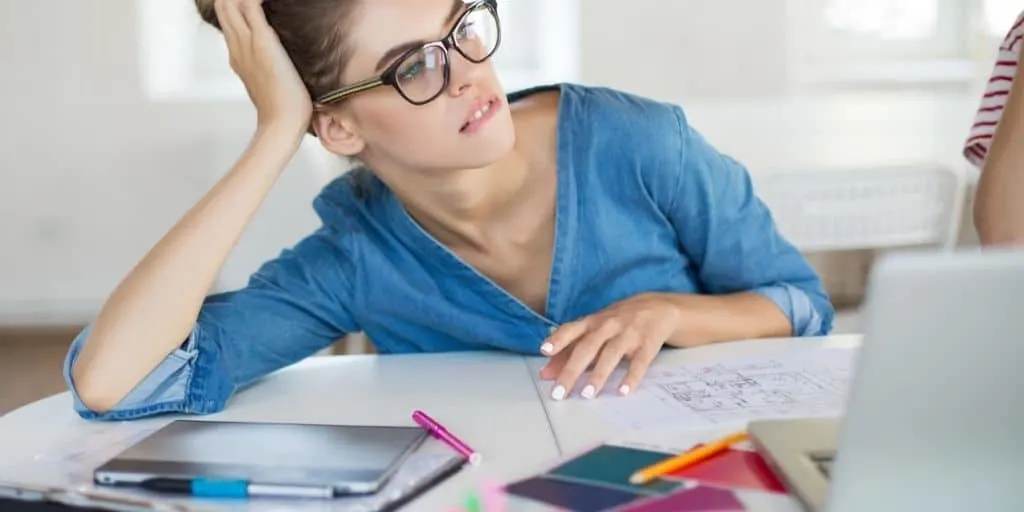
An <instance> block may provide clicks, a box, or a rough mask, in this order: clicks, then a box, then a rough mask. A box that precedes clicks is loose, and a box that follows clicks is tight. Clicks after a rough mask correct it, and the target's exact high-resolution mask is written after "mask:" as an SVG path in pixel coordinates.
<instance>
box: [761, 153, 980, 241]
mask: <svg viewBox="0 0 1024 512" xmlns="http://www.w3.org/2000/svg"><path fill="white" fill-rule="evenodd" d="M965 181H966V180H965V179H964V177H963V176H962V175H961V174H959V173H958V172H956V171H954V170H952V169H949V168H947V167H944V166H940V165H914V166H900V167H881V168H871V169H848V170H822V171H820V172H815V171H814V170H808V171H792V172H774V173H766V174H760V175H755V176H754V182H755V189H756V190H757V193H758V195H759V196H760V197H761V199H762V200H763V201H764V202H765V203H766V204H767V205H768V207H769V208H770V209H771V210H772V214H773V216H774V218H775V220H776V223H777V224H778V226H779V229H780V231H781V232H782V233H783V234H784V235H785V236H786V237H787V238H789V239H790V241H792V242H793V243H794V244H795V245H796V246H797V247H798V248H799V249H800V250H802V251H805V252H824V251H843V250H857V249H872V250H879V249H893V248H905V247H914V246H938V247H941V248H943V249H951V248H953V247H954V246H955V245H956V242H957V239H958V236H959V231H960V223H961V216H962V212H963V208H964V202H965Z"/></svg>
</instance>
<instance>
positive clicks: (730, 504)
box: [617, 486, 746, 512]
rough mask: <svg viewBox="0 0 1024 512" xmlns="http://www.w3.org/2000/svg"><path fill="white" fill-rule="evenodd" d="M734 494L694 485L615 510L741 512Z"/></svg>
mask: <svg viewBox="0 0 1024 512" xmlns="http://www.w3.org/2000/svg"><path fill="white" fill-rule="evenodd" d="M744 510H746V508H744V506H743V504H742V503H740V501H739V500H738V499H736V495H735V494H733V493H731V492H729V491H728V490H726V489H717V488H714V487H704V486H701V487H695V488H693V489H683V490H680V491H676V492H674V493H672V494H669V495H668V496H661V497H657V498H650V499H645V500H641V501H638V502H636V503H633V504H630V505H627V506H626V507H624V508H621V509H617V512H742V511H744Z"/></svg>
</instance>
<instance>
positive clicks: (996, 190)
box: [974, 79, 1024, 245]
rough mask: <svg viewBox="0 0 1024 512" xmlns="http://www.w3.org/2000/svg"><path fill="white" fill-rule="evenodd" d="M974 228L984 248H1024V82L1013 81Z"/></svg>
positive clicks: (984, 177)
mask: <svg viewBox="0 0 1024 512" xmlns="http://www.w3.org/2000/svg"><path fill="white" fill-rule="evenodd" d="M974 225H975V227H976V228H977V230H978V235H979V237H980V239H981V242H982V244H983V245H1024V79H1020V80H1014V82H1013V86H1012V88H1011V90H1010V95H1009V98H1007V103H1006V107H1005V109H1004V110H1003V114H1002V116H1001V117H1000V120H999V125H998V127H997V128H996V132H995V135H994V137H993V139H992V145H991V147H990V148H989V150H988V155H987V157H986V160H985V164H984V166H983V167H982V170H981V178H980V179H979V181H978V190H977V194H976V196H975V203H974Z"/></svg>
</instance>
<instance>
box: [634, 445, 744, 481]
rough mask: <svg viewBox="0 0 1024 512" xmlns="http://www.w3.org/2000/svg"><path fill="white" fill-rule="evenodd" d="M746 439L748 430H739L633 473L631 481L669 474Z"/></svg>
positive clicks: (648, 479)
mask: <svg viewBox="0 0 1024 512" xmlns="http://www.w3.org/2000/svg"><path fill="white" fill-rule="evenodd" d="M746 440H747V433H746V432H737V433H735V434H732V435H730V436H728V437H725V438H723V439H720V440H718V441H715V442H713V443H710V444H706V445H704V446H701V447H700V448H697V449H696V450H690V451H688V452H684V453H680V454H679V455H676V456H675V457H670V458H668V459H665V460H663V461H661V462H659V463H657V464H652V465H650V466H647V467H646V468H643V469H641V470H639V471H637V472H636V473H633V475H632V476H630V477H629V483H631V484H646V483H647V482H650V481H651V480H654V479H655V478H658V477H660V476H664V475H667V474H669V473H671V472H673V471H678V470H680V469H683V468H685V467H686V466H689V465H692V464H696V463H698V462H700V461H702V460H704V459H707V458H710V457H712V456H714V455H718V454H719V453H721V452H724V451H725V450H727V449H729V447H730V446H732V445H734V444H736V443H740V442H743V441H746Z"/></svg>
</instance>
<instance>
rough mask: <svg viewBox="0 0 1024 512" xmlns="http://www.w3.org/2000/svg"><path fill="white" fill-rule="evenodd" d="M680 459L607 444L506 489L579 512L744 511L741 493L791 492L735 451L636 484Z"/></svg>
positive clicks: (752, 457)
mask: <svg viewBox="0 0 1024 512" xmlns="http://www.w3.org/2000/svg"><path fill="white" fill-rule="evenodd" d="M694 448H695V449H699V447H694ZM675 458H676V454H672V453H666V452H658V451H652V450H647V449H641V448H635V447H630V446H620V445H612V444H602V445H600V446H597V447H595V448H593V449H591V450H589V451H587V452H585V453H583V454H580V455H577V456H575V457H573V458H571V459H569V460H567V461H565V462H562V463H561V464H559V465H557V466H555V467H554V468H552V469H549V470H548V471H546V472H544V473H541V474H538V475H535V476H532V477H529V478H525V479H522V480H519V481H516V482H513V483H511V484H509V485H508V486H507V487H506V488H505V491H506V492H507V493H508V494H510V495H514V496H518V497H520V498H525V499H529V500H534V501H538V502H543V503H546V504H548V505H551V506H554V507H558V508H561V509H566V510H573V511H578V512H590V511H592V512H600V511H615V512H712V511H714V512H732V511H743V510H746V509H745V508H744V506H743V504H742V502H741V501H740V500H739V499H738V497H737V496H736V493H737V492H766V493H777V494H785V492H786V491H785V489H784V487H783V485H782V483H781V482H780V481H779V480H778V478H776V477H775V475H774V474H773V473H772V471H771V470H770V469H769V468H768V466H767V464H766V463H765V461H764V460H763V459H762V458H761V457H760V455H758V454H756V453H754V452H753V451H748V450H743V449H737V448H732V447H728V448H725V449H723V450H719V451H717V452H716V453H714V454H713V455H711V456H709V457H707V458H704V459H703V460H700V461H699V462H695V463H693V464H691V465H688V466H685V467H682V468H681V469H679V470H676V471H671V472H668V473H667V474H664V475H662V476H660V477H658V478H655V479H653V480H651V481H649V482H647V483H641V484H637V483H632V482H631V480H635V479H632V478H631V477H633V475H634V474H635V473H637V472H639V471H642V470H643V469H644V468H648V467H652V466H656V465H658V464H659V463H662V462H664V461H668V460H673V459H675ZM484 512H500V511H490V510H487V511H484Z"/></svg>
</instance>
